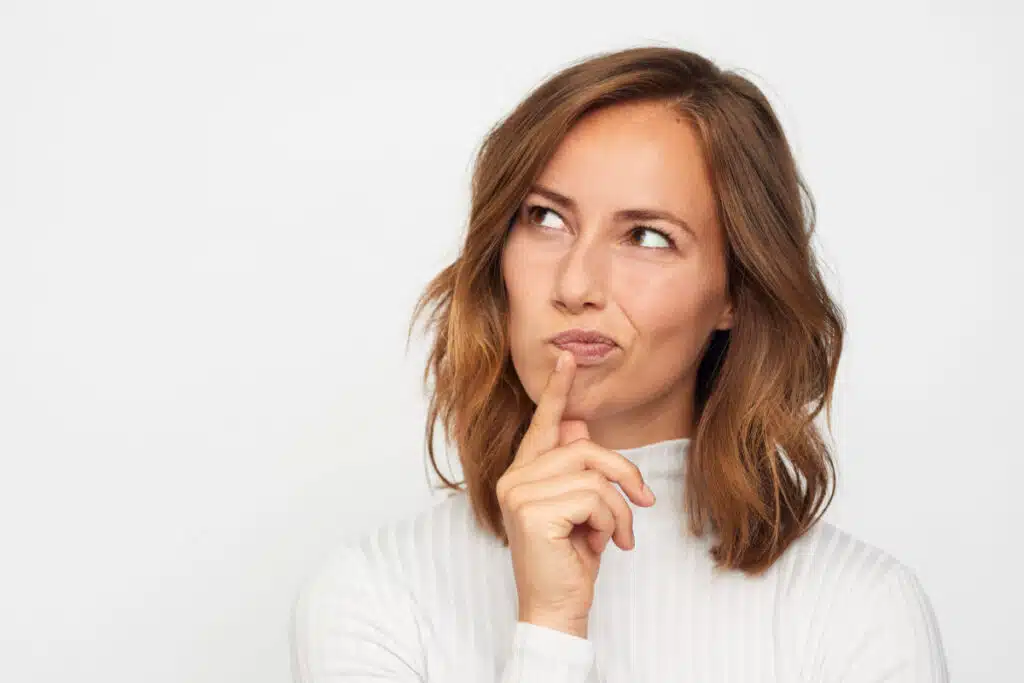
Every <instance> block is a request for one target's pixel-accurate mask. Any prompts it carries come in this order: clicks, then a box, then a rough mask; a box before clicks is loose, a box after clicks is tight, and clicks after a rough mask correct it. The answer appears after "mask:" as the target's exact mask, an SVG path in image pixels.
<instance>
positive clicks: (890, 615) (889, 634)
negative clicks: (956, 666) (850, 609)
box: [824, 563, 949, 683]
mask: <svg viewBox="0 0 1024 683" xmlns="http://www.w3.org/2000/svg"><path fill="white" fill-rule="evenodd" d="M854 624H856V626H852V627H851V629H850V630H848V631H843V632H842V633H841V634H837V635H841V637H840V638H836V639H835V641H834V642H833V647H832V652H831V653H830V655H831V656H830V657H829V662H830V663H829V665H828V666H827V667H826V668H827V669H828V672H827V676H825V677H824V680H826V681H828V682H829V683H883V682H884V683H949V670H948V667H947V663H946V655H945V652H944V648H943V645H942V638H941V636H940V633H939V626H938V621H937V620H936V617H935V612H934V610H933V608H932V604H931V601H930V600H929V598H928V595H927V594H926V593H925V591H924V588H923V587H922V586H921V582H920V581H919V579H918V577H917V574H916V573H915V572H914V571H913V570H912V569H910V568H909V567H906V566H905V565H902V564H898V563H897V564H895V565H894V566H893V567H892V568H891V569H890V570H889V571H888V572H887V573H886V574H885V576H884V577H883V579H882V581H881V582H880V584H879V585H878V586H876V587H875V588H874V589H873V594H872V595H870V596H868V598H867V599H866V600H865V603H864V605H863V610H862V611H860V613H859V618H858V619H856V620H855V621H854Z"/></svg>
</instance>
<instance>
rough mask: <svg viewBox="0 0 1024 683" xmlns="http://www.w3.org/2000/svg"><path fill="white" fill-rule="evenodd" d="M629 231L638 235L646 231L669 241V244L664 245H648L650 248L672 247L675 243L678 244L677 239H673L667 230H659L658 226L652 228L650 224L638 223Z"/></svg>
mask: <svg viewBox="0 0 1024 683" xmlns="http://www.w3.org/2000/svg"><path fill="white" fill-rule="evenodd" d="M629 232H630V234H631V235H636V234H638V233H639V234H641V235H642V234H643V233H645V232H646V233H650V234H652V235H657V236H658V237H660V238H661V239H662V240H663V241H664V242H666V243H667V246H663V247H646V248H649V249H671V248H673V247H675V245H676V243H675V240H673V239H672V238H671V237H670V236H669V235H668V234H667V233H665V232H663V231H661V230H658V229H656V228H652V227H650V226H649V225H638V226H636V227H635V228H633V229H632V230H630V231H629ZM641 246H643V245H641Z"/></svg>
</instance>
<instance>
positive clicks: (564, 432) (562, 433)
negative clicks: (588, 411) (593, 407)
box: [558, 420, 590, 446]
mask: <svg viewBox="0 0 1024 683" xmlns="http://www.w3.org/2000/svg"><path fill="white" fill-rule="evenodd" d="M589 438H590V430H589V429H587V423H586V421H585V420H562V421H561V423H560V424H559V425H558V445H559V446H565V445H566V444H570V443H572V442H573V441H575V440H576V439H589Z"/></svg>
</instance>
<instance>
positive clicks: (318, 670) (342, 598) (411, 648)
mask: <svg viewBox="0 0 1024 683" xmlns="http://www.w3.org/2000/svg"><path fill="white" fill-rule="evenodd" d="M290 641H291V665H292V677H293V679H294V681H295V683H364V682H365V683H369V682H370V681H374V683H379V682H382V681H391V682H393V683H423V682H424V681H426V677H425V674H424V665H423V655H422V648H421V643H420V638H419V626H418V624H417V622H416V617H415V612H414V611H413V610H412V604H411V601H410V600H409V599H408V596H407V595H405V594H404V593H403V591H401V590H400V589H399V588H398V587H397V586H395V585H394V584H393V582H391V581H388V580H386V577H385V576H384V574H383V573H382V572H381V571H380V570H374V569H373V568H372V567H371V566H370V562H369V560H368V558H367V556H366V553H365V552H363V550H362V548H361V547H359V546H358V545H351V546H345V547H344V548H342V549H341V550H338V551H335V553H333V554H332V556H331V557H330V558H329V559H328V561H327V562H325V563H324V565H323V566H322V567H321V568H319V569H318V570H317V571H316V572H315V573H314V574H312V575H311V576H309V577H308V578H307V579H306V580H305V582H304V583H303V585H302V586H301V587H300V589H299V591H298V593H297V596H296V599H295V601H294V602H293V605H292V618H291V634H290Z"/></svg>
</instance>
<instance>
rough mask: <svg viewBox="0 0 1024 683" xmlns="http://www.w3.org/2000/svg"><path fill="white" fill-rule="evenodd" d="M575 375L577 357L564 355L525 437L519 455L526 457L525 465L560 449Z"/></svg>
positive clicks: (562, 354)
mask: <svg viewBox="0 0 1024 683" xmlns="http://www.w3.org/2000/svg"><path fill="white" fill-rule="evenodd" d="M575 374H576V357H575V356H573V354H572V352H571V351H562V352H561V353H560V354H559V356H558V361H557V362H556V363H555V369H554V370H552V371H551V375H549V376H548V383H547V385H546V386H545V387H544V391H543V393H541V395H540V398H539V399H538V400H537V407H536V408H535V409H534V411H533V417H532V418H531V419H530V426H529V427H527V429H526V434H524V435H523V443H522V447H521V448H520V453H521V454H522V455H525V456H526V458H525V460H526V461H529V460H533V459H534V458H536V457H537V456H538V455H540V454H541V453H544V452H546V451H549V450H551V449H552V448H554V447H556V446H557V445H558V436H559V427H560V425H561V422H562V414H563V413H564V412H565V404H566V402H567V400H568V398H569V390H570V389H571V388H572V380H573V377H574V376H575Z"/></svg>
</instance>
